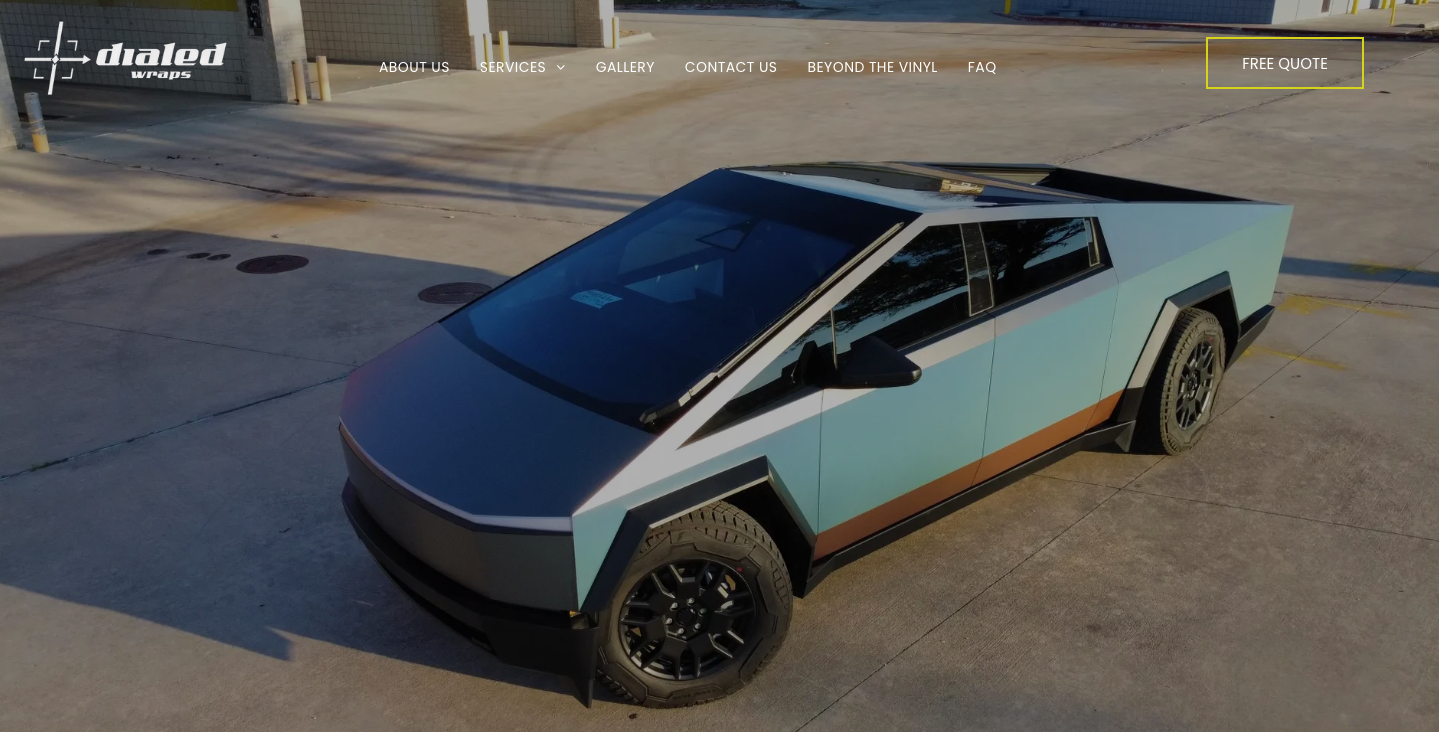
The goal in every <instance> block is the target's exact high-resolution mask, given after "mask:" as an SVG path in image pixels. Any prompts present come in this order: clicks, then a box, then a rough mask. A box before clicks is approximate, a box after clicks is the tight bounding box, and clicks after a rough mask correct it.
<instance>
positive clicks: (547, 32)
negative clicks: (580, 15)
mask: <svg viewBox="0 0 1439 732" xmlns="http://www.w3.org/2000/svg"><path fill="white" fill-rule="evenodd" d="M589 1H590V2H591V3H594V2H595V0H589ZM574 4H575V0H490V31H491V32H492V33H495V34H496V35H498V34H499V32H500V31H509V32H510V43H553V44H555V45H561V46H573V45H575V10H574Z"/></svg>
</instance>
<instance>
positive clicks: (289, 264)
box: [235, 254, 310, 274]
mask: <svg viewBox="0 0 1439 732" xmlns="http://www.w3.org/2000/svg"><path fill="white" fill-rule="evenodd" d="M309 263H310V260H308V259H305V258H304V257H297V256H295V255H293V254H275V255H271V256H268V257H255V258H254V259H247V260H245V261H243V262H241V263H239V264H237V265H235V269H238V270H240V271H241V272H244V273H245V274H279V273H281V272H289V271H290V270H294V269H299V268H301V267H303V266H305V265H307V264H309Z"/></svg>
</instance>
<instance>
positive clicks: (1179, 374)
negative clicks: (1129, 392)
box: [1135, 308, 1224, 455]
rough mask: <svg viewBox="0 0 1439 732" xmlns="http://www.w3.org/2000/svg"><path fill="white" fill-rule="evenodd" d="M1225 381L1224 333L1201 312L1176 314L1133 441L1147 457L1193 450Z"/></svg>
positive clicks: (1215, 322) (1148, 388)
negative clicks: (1149, 453) (1220, 383)
mask: <svg viewBox="0 0 1439 732" xmlns="http://www.w3.org/2000/svg"><path fill="white" fill-rule="evenodd" d="M1223 378H1224V328H1222V327H1221V326H1220V325H1219V319H1218V318H1216V317H1214V315H1213V314H1211V313H1209V312H1206V311H1204V310H1196V309H1193V308H1191V309H1188V310H1184V311H1182V312H1180V314H1179V317H1177V318H1175V320H1174V328H1173V329H1172V330H1171V331H1170V333H1169V342H1168V343H1166V344H1165V348H1164V352H1163V353H1162V355H1161V356H1160V359H1159V361H1158V362H1157V363H1155V364H1154V373H1153V374H1152V375H1150V377H1149V384H1148V386H1147V387H1146V388H1145V390H1144V401H1143V402H1142V403H1141V404H1140V407H1139V424H1138V425H1136V429H1137V431H1136V433H1135V441H1136V442H1137V443H1138V445H1139V447H1140V448H1141V449H1143V450H1145V451H1146V452H1153V453H1163V454H1168V455H1178V454H1179V453H1181V452H1185V451H1187V450H1189V449H1190V448H1192V447H1194V445H1195V444H1196V443H1198V442H1199V437H1200V436H1201V435H1202V434H1203V433H1204V428H1205V427H1207V426H1208V425H1209V420H1210V419H1211V417H1212V416H1213V413H1214V400H1215V397H1216V396H1217V394H1218V392H1219V382H1220V381H1221V380H1223Z"/></svg>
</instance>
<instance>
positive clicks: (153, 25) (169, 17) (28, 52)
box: [0, 0, 249, 95]
mask: <svg viewBox="0 0 1439 732" xmlns="http://www.w3.org/2000/svg"><path fill="white" fill-rule="evenodd" d="M101 2H102V0H88V1H85V0H82V1H80V2H76V1H74V0H72V1H71V2H67V3H58V4H52V3H39V2H28V1H24V0H0V39H3V43H4V47H5V57H6V61H7V62H8V65H9V71H10V74H12V75H14V76H17V77H22V78H29V77H31V76H32V75H33V73H34V72H35V71H36V70H39V71H40V72H41V75H42V76H46V77H48V75H49V73H50V68H49V64H36V63H30V62H26V61H25V60H24V59H25V57H27V56H47V55H50V52H49V49H50V48H51V46H53V45H54V43H53V41H52V42H51V43H47V44H45V49H46V50H45V51H40V50H39V45H38V44H39V41H40V39H42V38H48V39H53V38H55V30H56V26H57V24H58V23H59V22H60V21H64V23H65V31H64V34H63V36H62V39H61V40H62V43H61V45H62V46H63V48H62V49H61V50H62V52H63V53H62V54H61V55H72V54H73V55H87V56H89V57H90V58H91V59H92V60H91V61H90V63H87V64H74V65H62V68H61V69H60V71H59V75H60V76H62V77H63V76H66V75H68V74H69V73H70V71H71V70H72V69H73V70H74V74H75V78H74V79H73V81H74V82H79V83H85V84H105V85H110V86H134V87H149V88H155V89H174V90H181V91H199V92H212V93H218V94H241V95H244V94H248V93H249V84H248V81H249V79H248V74H247V72H246V67H245V53H244V50H243V48H242V46H241V41H242V40H243V39H244V35H243V34H244V20H243V18H242V16H241V14H240V13H239V12H236V4H235V3H236V0H168V1H167V0H104V2H105V4H103V5H102V4H101ZM72 40H73V41H77V42H78V48H75V46H74V45H72V44H71V43H70V41H72ZM115 43H124V44H125V47H126V48H161V47H163V46H164V44H166V43H174V44H176V46H177V47H181V48H200V49H205V48H211V47H213V46H215V45H216V44H220V43H224V44H226V49H225V55H224V64H223V65H222V66H218V67H209V66H199V65H198V64H197V65H195V66H192V67H188V68H187V69H185V70H187V71H189V72H190V76H191V78H189V79H175V80H169V79H165V80H161V79H136V78H134V77H133V74H132V73H131V72H133V71H137V70H139V69H136V68H127V67H123V66H99V65H97V64H96V63H95V61H94V59H95V57H96V55H97V54H98V53H99V51H100V49H102V48H105V47H107V46H110V45H112V44H115ZM63 83H65V82H63V81H57V82H56V85H57V87H58V86H59V85H60V84H63Z"/></svg>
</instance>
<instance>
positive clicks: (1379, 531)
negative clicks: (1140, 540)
mask: <svg viewBox="0 0 1439 732" xmlns="http://www.w3.org/2000/svg"><path fill="white" fill-rule="evenodd" d="M1119 490H1120V491H1124V492H1126V493H1135V494H1138V495H1141V496H1149V497H1150V498H1163V499H1165V500H1170V501H1183V502H1185V503H1198V504H1201V505H1204V506H1214V507H1215V508H1227V509H1230V510H1232V511H1244V512H1246V513H1257V514H1262V515H1264V516H1274V517H1276V518H1287V519H1294V520H1295V521H1307V522H1309V523H1314V524H1323V525H1325V526H1333V527H1336V528H1340V529H1353V530H1355V531H1368V532H1372V533H1375V534H1385V535H1387V536H1397V537H1400V538H1403V539H1417V540H1419V541H1427V542H1431V543H1439V539H1436V538H1434V537H1429V536H1419V535H1417V534H1405V533H1403V532H1400V531H1389V530H1388V529H1376V528H1374V527H1372V526H1357V525H1355V524H1346V523H1342V522H1340V521H1326V520H1324V519H1319V518H1313V517H1310V516H1295V515H1294V514H1290V513H1280V512H1279V511H1265V510H1264V509H1262V508H1250V507H1248V506H1235V505H1233V504H1230V503H1219V502H1217V501H1205V500H1202V499H1199V498H1183V497H1181V496H1169V495H1165V494H1163V493H1150V492H1149V491H1141V490H1136V489H1134V488H1120V489H1119ZM1116 492H1118V491H1116Z"/></svg>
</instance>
